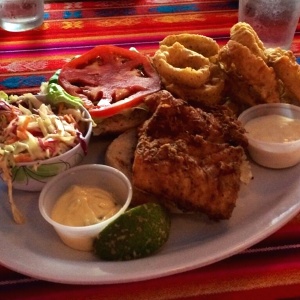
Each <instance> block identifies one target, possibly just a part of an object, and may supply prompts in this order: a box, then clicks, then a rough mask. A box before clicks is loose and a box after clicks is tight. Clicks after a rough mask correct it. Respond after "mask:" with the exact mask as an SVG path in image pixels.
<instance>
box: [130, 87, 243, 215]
mask: <svg viewBox="0 0 300 300" xmlns="http://www.w3.org/2000/svg"><path fill="white" fill-rule="evenodd" d="M151 98H152V99H151ZM146 101H147V102H148V103H149V106H150V107H151V108H152V109H155V110H154V114H153V116H152V117H151V118H150V119H149V120H148V121H146V122H145V123H144V125H143V126H142V128H141V129H140V131H139V140H138V144H137V148H136V152H135V159H134V163H133V184H134V186H136V187H137V188H139V189H142V190H145V191H147V192H149V193H153V194H155V195H157V196H159V197H161V198H164V199H167V200H165V201H169V202H172V203H173V204H174V203H175V204H176V206H177V207H178V208H179V209H180V210H183V211H186V212H202V213H205V214H207V215H208V216H209V217H210V218H212V219H216V220H219V219H228V218H230V216H231V214H232V211H233V209H234V207H235V204H236V200H237V197H238V192H239V189H240V184H241V181H240V178H241V173H242V171H241V167H242V165H243V163H244V162H245V152H244V147H246V145H247V141H246V140H245V137H244V135H243V133H244V129H243V128H242V127H241V126H240V125H239V123H238V122H237V121H236V120H235V119H234V118H233V117H232V115H231V113H230V112H229V110H227V109H225V108H224V107H219V106H218V107H214V108H211V109H208V108H207V109H206V111H204V110H203V109H200V108H195V107H192V106H190V105H188V104H187V103H186V102H185V101H183V100H180V99H175V98H173V97H172V95H171V94H170V93H168V92H167V91H162V92H159V93H156V94H153V95H151V96H148V97H147V100H146ZM156 105H157V106H156ZM159 197H158V198H159ZM163 204H166V203H163ZM166 206H167V207H168V206H169V205H168V204H167V205H166Z"/></svg>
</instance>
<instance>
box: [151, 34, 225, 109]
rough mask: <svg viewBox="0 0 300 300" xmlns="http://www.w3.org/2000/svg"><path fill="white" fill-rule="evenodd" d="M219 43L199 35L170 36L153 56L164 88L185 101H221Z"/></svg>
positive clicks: (214, 102) (209, 103) (211, 102)
mask: <svg viewBox="0 0 300 300" xmlns="http://www.w3.org/2000/svg"><path fill="white" fill-rule="evenodd" d="M218 53H219V46H218V44H217V43H216V42H215V41H214V40H213V39H211V38H209V37H205V36H202V35H196V34H179V35H170V36H167V37H166V38H165V39H164V40H162V41H161V42H160V47H159V49H158V50H157V51H156V53H155V55H154V57H153V64H154V66H155V68H156V69H157V71H158V73H159V74H160V76H161V80H162V83H163V84H164V87H165V89H167V90H168V91H169V92H171V93H172V94H173V95H175V96H177V97H179V98H181V99H184V100H186V101H193V102H201V103H202V104H206V105H213V104H218V103H219V102H220V101H221V99H222V92H223V90H224V78H223V73H222V71H221V69H220V67H219V65H218V63H217V61H218Z"/></svg>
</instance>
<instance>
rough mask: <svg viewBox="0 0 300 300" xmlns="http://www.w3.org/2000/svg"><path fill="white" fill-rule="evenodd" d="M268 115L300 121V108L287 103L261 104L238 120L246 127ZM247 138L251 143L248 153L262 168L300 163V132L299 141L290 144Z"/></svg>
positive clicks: (249, 136)
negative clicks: (250, 122)
mask: <svg viewBox="0 0 300 300" xmlns="http://www.w3.org/2000/svg"><path fill="white" fill-rule="evenodd" d="M267 115H280V116H284V117H288V118H291V119H300V107H298V106H295V105H291V104H286V103H270V104H260V105H256V106H253V107H251V108H249V109H247V110H245V111H244V112H243V113H241V115H240V116H239V117H238V120H239V121H240V122H241V123H242V125H243V126H245V125H246V123H247V122H249V121H250V120H252V119H255V118H258V117H262V116H267ZM246 136H247V138H248V142H249V145H248V152H249V154H250V156H251V157H252V159H253V160H254V161H255V162H256V163H258V164H259V165H261V166H264V167H267V168H273V169H282V168H288V167H292V166H294V165H296V164H298V163H299V162H300V132H299V139H298V140H295V141H288V142H266V141H262V140H258V139H255V138H253V137H251V135H249V134H247V133H246Z"/></svg>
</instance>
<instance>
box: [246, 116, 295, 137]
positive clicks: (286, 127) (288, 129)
mask: <svg viewBox="0 0 300 300" xmlns="http://www.w3.org/2000/svg"><path fill="white" fill-rule="evenodd" d="M244 127H245V129H246V131H247V133H248V136H249V137H251V138H253V139H256V140H260V141H262V142H273V143H284V142H291V141H296V140H299V139H300V120H299V119H292V118H288V117H285V116H280V115H267V116H263V117H258V118H255V119H252V120H250V121H249V122H247V123H246V124H245V126H244Z"/></svg>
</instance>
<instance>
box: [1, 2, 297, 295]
mask: <svg viewBox="0 0 300 300" xmlns="http://www.w3.org/2000/svg"><path fill="white" fill-rule="evenodd" d="M237 8H238V1H236V0H227V1H225V0H223V1H221V0H211V1H205V0H203V1H192V0H191V1H182V0H181V1H180V0H176V1H167V0H127V1H113V0H112V1H109V0H108V1H83V2H62V1H57V2H55V1H51V2H50V1H48V2H47V1H46V4H45V22H44V24H43V25H42V26H41V27H40V28H38V29H35V30H31V31H27V32H22V33H10V32H6V31H3V30H0V90H4V91H6V92H8V93H10V94H11V93H24V92H37V91H38V89H39V86H40V84H41V82H44V81H47V80H48V79H49V77H50V76H51V75H52V74H53V73H54V71H55V70H57V69H58V68H60V67H61V66H62V65H63V64H64V63H65V62H66V61H67V60H69V59H70V58H72V57H73V56H74V55H76V54H81V53H83V52H85V51H86V50H88V49H90V48H92V47H94V46H96V45H100V44H115V45H118V46H122V47H127V48H128V47H131V46H134V47H136V48H137V49H138V50H139V51H141V52H143V53H149V54H152V53H153V52H154V51H155V50H156V49H157V47H158V42H159V41H160V40H161V39H163V38H164V37H165V36H166V35H169V34H174V33H181V32H189V33H198V34H203V35H207V36H210V37H212V38H214V39H216V40H217V42H218V43H219V44H220V45H223V44H225V43H226V42H227V40H228V38H229V29H230V28H231V26H232V25H233V24H234V23H236V22H237ZM299 30H300V26H298V29H297V33H296V35H295V39H294V42H293V45H292V50H293V51H294V52H295V54H296V55H300V31H299ZM299 198H300V197H299ZM1 200H2V199H1ZM0 224H1V220H0ZM1 243H5V240H3V241H1ZM37 267H38V266H37ZM243 297H244V298H246V299H255V297H259V299H287V298H294V299H299V298H300V215H298V216H297V217H295V218H294V219H293V220H291V221H290V222H289V223H288V224H287V225H285V226H284V227H283V228H281V229H280V230H279V231H277V232H276V233H275V234H273V235H272V236H270V237H269V238H267V239H265V240H264V241H262V242H260V243H259V244H257V245H255V246H254V247H252V248H250V249H248V250H246V251H244V252H242V253H240V254H237V255H235V256H233V257H231V258H228V259H225V260H223V261H221V262H218V263H215V264H212V265H210V266H207V267H203V268H200V269H196V270H193V271H188V272H184V273H180V274H177V275H173V276H168V277H164V278H159V279H153V280H148V281H141V282H132V283H126V284H117V285H92V286H81V285H64V284H58V283H51V282H44V281H41V280H36V279H34V278H29V277H27V276H24V275H22V274H18V273H16V272H14V271H12V270H9V269H7V268H5V267H3V266H1V265H0V299H74V300H82V299H86V300H88V299H89V300H96V299H153V300H155V299H242V298H243Z"/></svg>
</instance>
